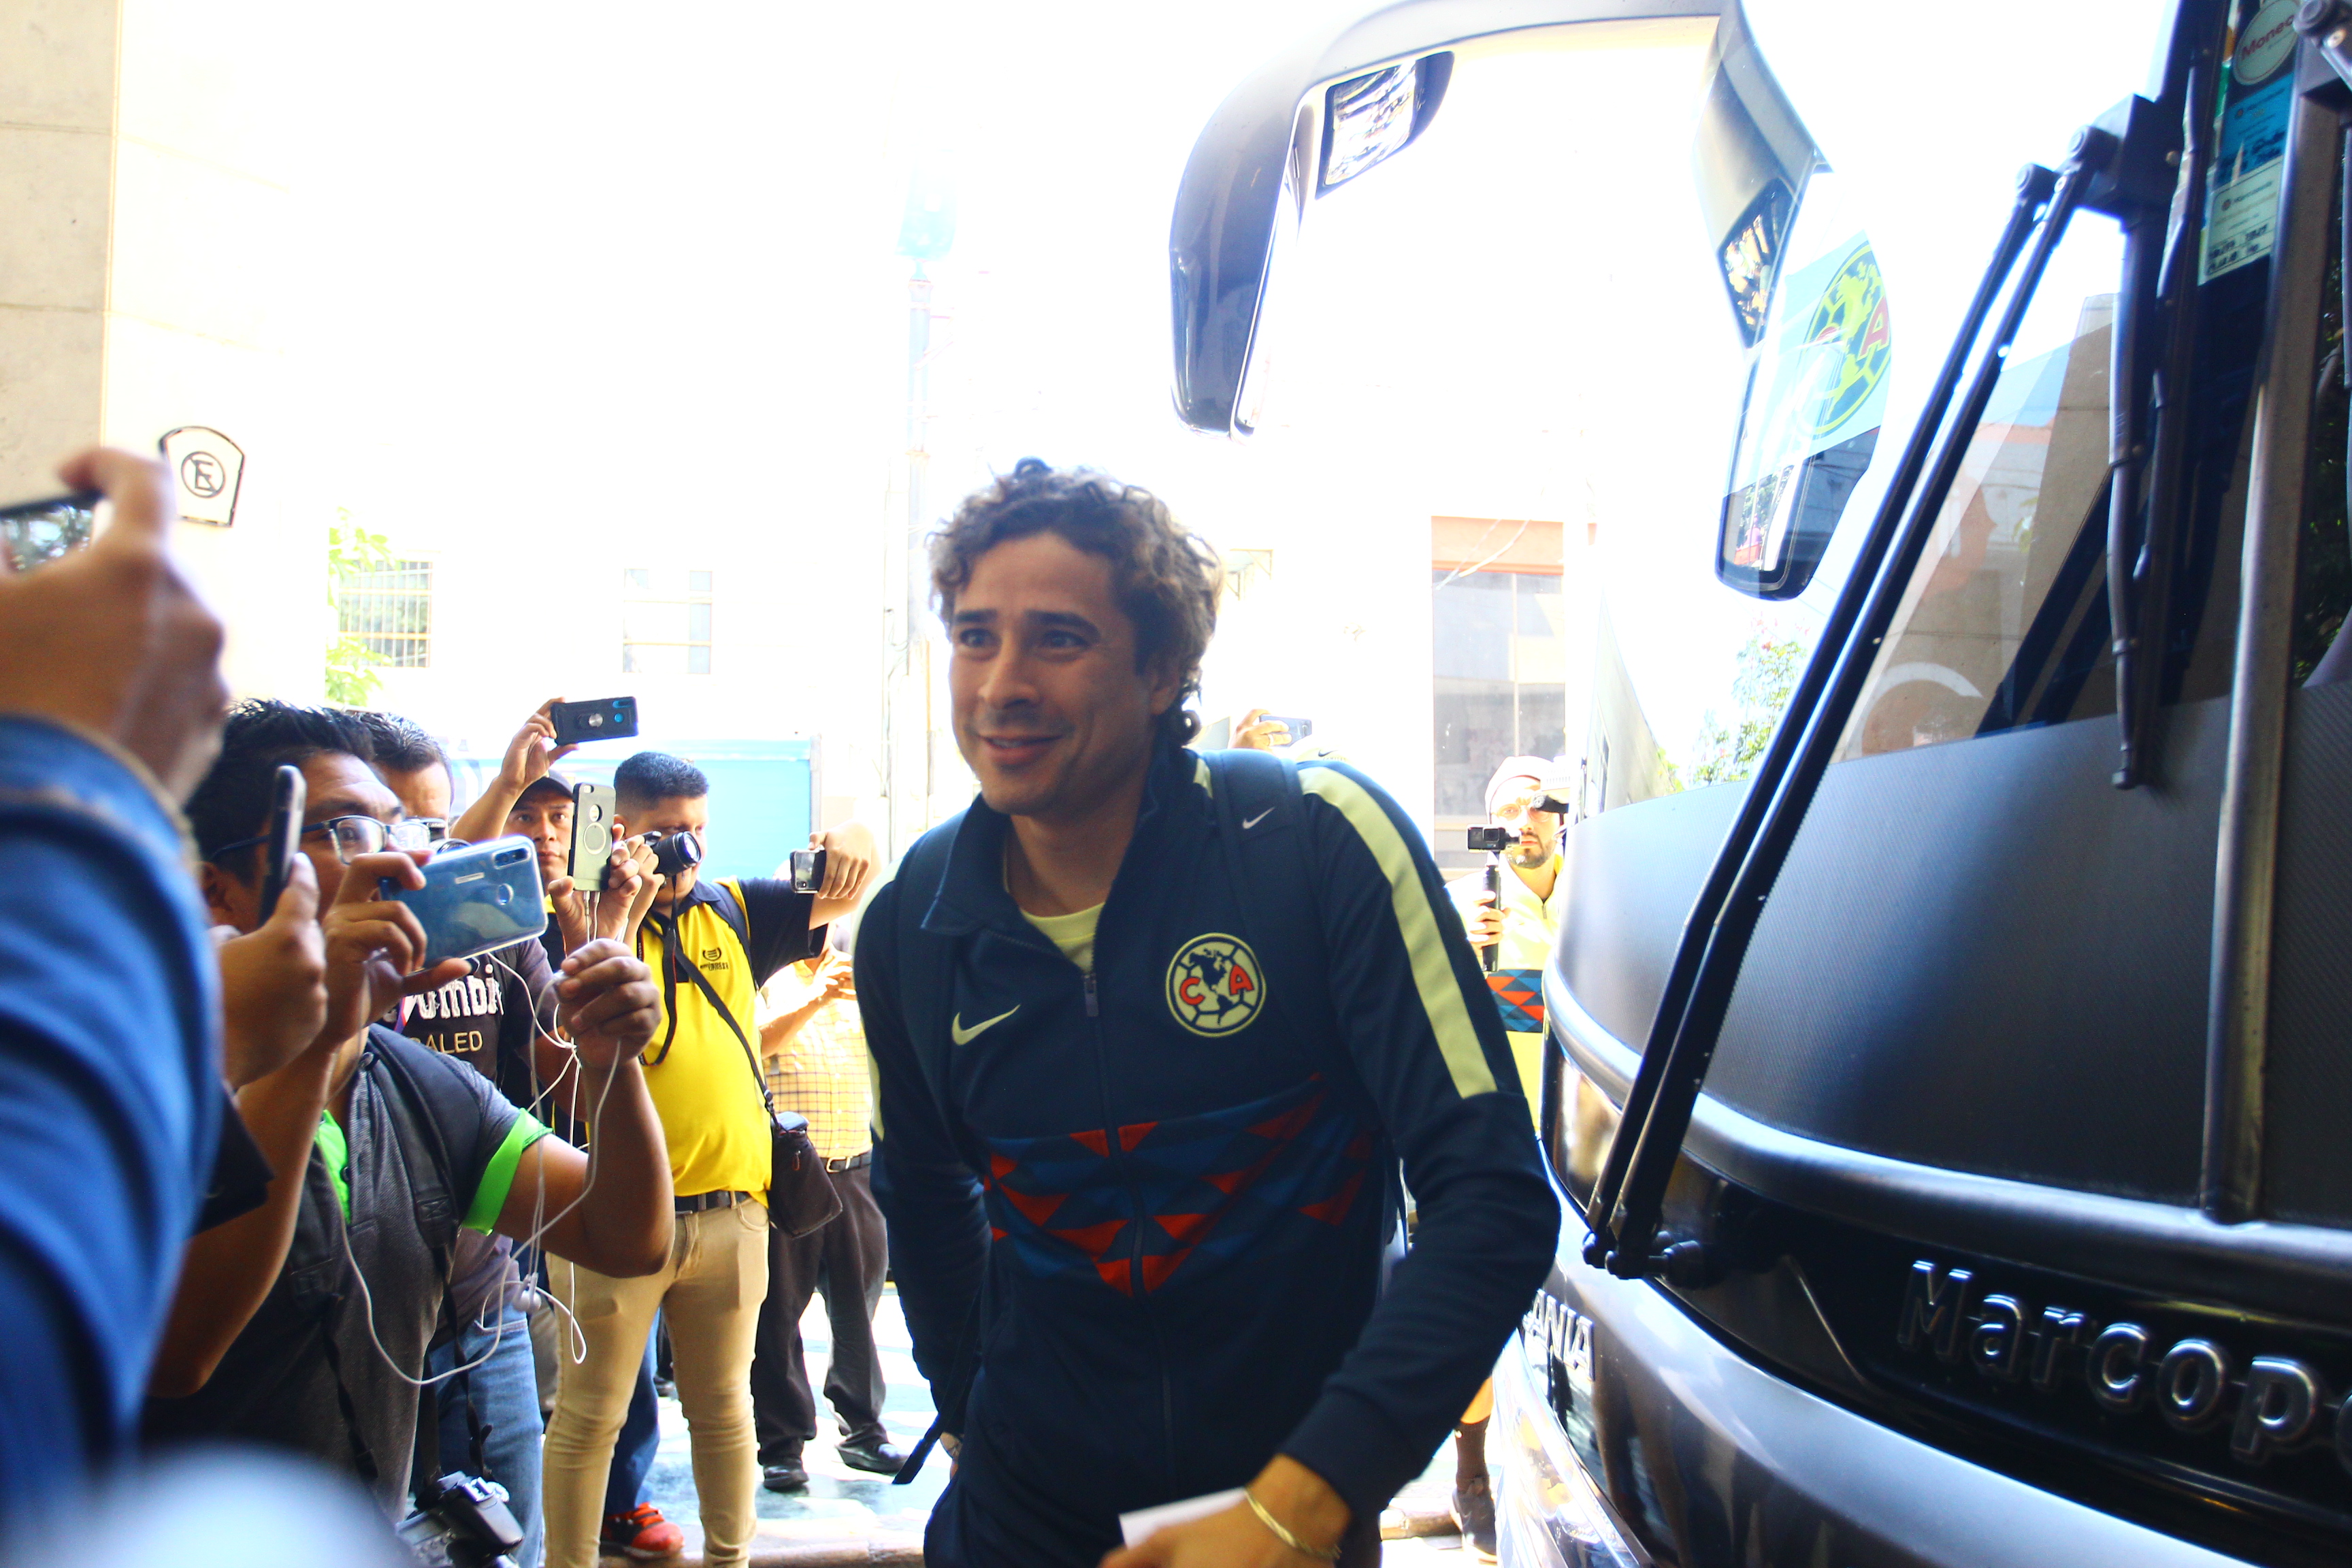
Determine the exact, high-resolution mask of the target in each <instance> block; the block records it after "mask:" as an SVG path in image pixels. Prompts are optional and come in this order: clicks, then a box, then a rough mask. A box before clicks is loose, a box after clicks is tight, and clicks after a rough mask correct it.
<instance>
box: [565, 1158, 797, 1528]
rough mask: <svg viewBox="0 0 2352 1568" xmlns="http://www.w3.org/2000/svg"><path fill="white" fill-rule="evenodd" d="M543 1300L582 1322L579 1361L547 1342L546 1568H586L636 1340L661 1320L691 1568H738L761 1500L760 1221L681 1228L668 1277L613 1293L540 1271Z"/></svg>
mask: <svg viewBox="0 0 2352 1568" xmlns="http://www.w3.org/2000/svg"><path fill="white" fill-rule="evenodd" d="M548 1264H549V1283H550V1285H551V1289H552V1291H553V1294H554V1295H555V1298H556V1299H557V1300H560V1301H562V1303H563V1304H564V1305H565V1306H567V1307H569V1308H570V1309H571V1310H572V1313H573V1315H574V1316H576V1317H577V1318H578V1319H579V1320H580V1332H581V1334H582V1336H583V1338H585V1339H586V1340H587V1342H588V1354H587V1357H586V1359H585V1360H583V1361H581V1362H578V1363H574V1362H573V1361H572V1352H573V1350H574V1349H575V1348H576V1347H575V1346H574V1344H573V1342H572V1337H571V1335H570V1334H569V1333H568V1332H565V1333H563V1334H562V1337H561V1338H560V1339H559V1341H558V1344H559V1346H560V1351H559V1353H558V1355H557V1357H556V1360H557V1363H558V1365H559V1367H560V1373H559V1376H558V1379H557V1383H556V1390H555V1414H554V1415H553V1416H551V1418H550V1419H549V1421H548V1423H547V1446H546V1450H545V1453H544V1457H543V1463H542V1471H543V1480H542V1486H543V1487H544V1489H545V1492H546V1497H547V1563H548V1568H595V1564H596V1539H597V1532H598V1531H599V1529H600V1527H601V1526H602V1524H603V1519H602V1514H603V1510H604V1482H605V1477H606V1472H607V1471H608V1470H609V1469H610V1468H611V1467H612V1462H613V1444H614V1439H615V1438H616V1437H618V1436H619V1435H620V1431H621V1421H622V1418H623V1417H624V1416H625V1415H627V1414H628V1410H629V1395H630V1394H631V1393H632V1392H633V1391H634V1390H635V1387H636V1382H637V1367H638V1365H639V1364H640V1363H642V1362H643V1361H644V1359H645V1353H646V1334H647V1333H648V1332H650V1331H651V1330H652V1328H653V1321H654V1312H655V1310H656V1309H659V1310H661V1312H662V1313H663V1314H664V1316H665V1317H667V1320H668V1321H669V1338H670V1348H671V1352H672V1353H673V1356H674V1358H675V1361H676V1368H677V1400H678V1404H679V1405H681V1406H683V1407H684V1408H685V1411H686V1424H687V1427H688V1431H689V1432H690V1434H691V1435H692V1437H693V1441H694V1489H695V1493H696V1495H697V1496H698V1498H699V1499H700V1500H701V1504H702V1538H703V1547H702V1560H703V1562H704V1563H706V1564H708V1565H709V1568H719V1565H720V1564H729V1563H742V1562H744V1561H745V1559H746V1556H747V1554H748V1552H749V1551H750V1549H751V1531H752V1529H753V1525H754V1508H755V1505H756V1503H757V1501H758V1499H759V1495H760V1459H759V1442H758V1439H757V1438H756V1437H755V1436H753V1433H752V1427H751V1351H752V1344H753V1340H754V1337H755V1335H756V1332H757V1331H758V1328H759V1323H760V1303H761V1300H764V1299H765V1298H766V1296H767V1294H768V1211H767V1210H766V1209H765V1208H763V1207H762V1206H761V1205H759V1204H757V1203H748V1202H747V1203H743V1204H740V1205H737V1206H736V1207H734V1208H726V1209H706V1210H704V1211H703V1212H702V1213H700V1214H693V1215H678V1216H677V1230H676V1232H675V1233H674V1234H673V1236H672V1237H671V1239H670V1254H669V1264H668V1267H667V1268H664V1269H663V1270H662V1271H661V1272H660V1273H658V1274H648V1275H646V1277H645V1278H643V1279H610V1278H607V1277H606V1276H604V1275H602V1274H598V1273H596V1272H595V1271H594V1270H593V1269H587V1268H578V1267H577V1266H575V1265H573V1264H571V1263H568V1262H566V1261H564V1260H563V1259H562V1258H550V1259H548Z"/></svg>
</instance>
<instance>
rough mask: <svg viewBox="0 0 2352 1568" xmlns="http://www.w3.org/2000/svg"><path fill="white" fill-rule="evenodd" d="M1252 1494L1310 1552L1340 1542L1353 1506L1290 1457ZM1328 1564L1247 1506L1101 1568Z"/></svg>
mask: <svg viewBox="0 0 2352 1568" xmlns="http://www.w3.org/2000/svg"><path fill="white" fill-rule="evenodd" d="M1250 1491H1251V1492H1252V1493H1253V1494H1254V1495H1255V1497H1256V1498H1257V1500H1259V1501H1260V1502H1262V1503H1264V1504H1265V1509H1266V1511H1267V1512H1269V1513H1271V1514H1273V1515H1274V1517H1275V1518H1276V1519H1278V1520H1280V1521H1282V1522H1283V1525H1284V1528H1286V1529H1287V1530H1289V1531H1291V1532H1292V1533H1293V1534H1295V1535H1297V1537H1298V1538H1299V1540H1301V1541H1303V1542H1307V1544H1309V1545H1311V1546H1318V1547H1319V1546H1325V1545H1328V1544H1329V1543H1330V1542H1336V1541H1338V1540H1339V1538H1340V1537H1341V1536H1343V1535H1344V1534H1346V1532H1347V1529H1348V1521H1349V1513H1348V1505H1347V1504H1346V1503H1344V1502H1342V1501H1340V1500H1339V1493H1337V1492H1335V1491H1333V1490H1332V1489H1331V1487H1330V1485H1329V1483H1328V1482H1327V1481H1325V1480H1324V1479H1323V1478H1322V1477H1320V1476H1318V1475H1317V1474H1316V1473H1315V1472H1314V1471H1312V1470H1310V1469H1308V1468H1307V1467H1306V1466H1304V1465H1302V1464H1300V1463H1299V1462H1298V1461H1297V1460H1296V1459H1294V1458H1290V1456H1289V1455H1287V1454H1277V1455H1276V1456H1275V1457H1274V1461H1273V1462H1272V1463H1271V1464H1269V1465H1267V1466H1266V1468H1265V1469H1263V1470H1261V1471H1259V1472H1258V1477H1257V1479H1255V1480H1254V1481H1252V1482H1251V1483H1250ZM1325 1561H1326V1560H1325V1559H1323V1558H1319V1557H1313V1556H1310V1555H1308V1554H1307V1553H1306V1552H1293V1551H1292V1550H1291V1549H1290V1548H1289V1547H1287V1546H1285V1545H1284V1544H1283V1543H1282V1542H1281V1540H1280V1539H1279V1538H1278V1537H1277V1536H1276V1534H1275V1533H1274V1531H1270V1530H1268V1529H1267V1528H1266V1527H1265V1521H1262V1520H1260V1519H1259V1518H1258V1516H1257V1514H1256V1513H1255V1511H1254V1510H1252V1509H1251V1508H1250V1505H1249V1504H1248V1503H1246V1502H1237V1503H1235V1504H1234V1506H1233V1507H1231V1508H1228V1509H1220V1510H1218V1511H1216V1512H1215V1513H1213V1514H1209V1515H1207V1516H1205V1517H1203V1518H1201V1519H1192V1520H1186V1521H1184V1522H1183V1523H1182V1524H1171V1525H1169V1526H1168V1527H1167V1528H1165V1529H1163V1530H1155V1531H1152V1532H1151V1534H1150V1536H1148V1537H1147V1538H1146V1539H1145V1540H1144V1541H1143V1542H1142V1543H1141V1544H1139V1545H1136V1546H1129V1547H1126V1548H1123V1549H1122V1550H1120V1551H1118V1552H1110V1553H1108V1554H1107V1555H1106V1556H1105V1557H1104V1558H1103V1560H1102V1563H1101V1568H1304V1565H1305V1564H1308V1563H1313V1564H1317V1565H1318V1568H1319V1565H1320V1564H1321V1563H1324V1562H1325Z"/></svg>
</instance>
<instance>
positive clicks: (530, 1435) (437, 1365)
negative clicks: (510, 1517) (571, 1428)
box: [419, 1307, 546, 1568]
mask: <svg viewBox="0 0 2352 1568" xmlns="http://www.w3.org/2000/svg"><path fill="white" fill-rule="evenodd" d="M493 1340H495V1341H496V1342H497V1346H498V1348H497V1349H496V1350H492V1349H491V1342H492V1341H493ZM485 1356H488V1358H489V1359H488V1360H487V1361H484V1360H483V1359H482V1358H483V1357H485ZM471 1362H480V1363H481V1364H480V1365H479V1366H475V1367H472V1368H471V1369H470V1370H468V1371H466V1372H461V1373H457V1376H455V1377H452V1378H449V1379H447V1380H446V1381H445V1382H442V1383H440V1384H436V1385H435V1389H434V1395H435V1400H436V1404H437V1405H438V1406H439V1409H440V1413H441V1432H440V1442H441V1472H442V1474H444V1475H446V1474H447V1473H448V1472H450V1471H451V1470H467V1469H471V1468H473V1463H474V1459H473V1453H474V1434H473V1426H474V1423H475V1422H477V1421H478V1422H479V1423H480V1424H481V1425H482V1426H485V1427H487V1428H488V1435H487V1436H485V1437H484V1438H483V1441H482V1479H485V1480H491V1481H496V1482H498V1483H499V1485H500V1486H502V1487H504V1488H506V1489H507V1501H508V1506H509V1508H511V1509H513V1510H514V1516H515V1522H516V1523H518V1524H520V1525H521V1526H522V1531H523V1535H522V1550H521V1551H520V1552H517V1553H516V1554H515V1561H516V1563H518V1564H519V1565H520V1568H539V1565H540V1555H541V1549H542V1547H543V1545H544V1542H545V1538H546V1531H545V1527H544V1524H543V1522H542V1521H541V1514H540V1505H539V1498H540V1470H539V1436H540V1424H539V1370H538V1367H537V1365H536V1364H535V1363H534V1361H533V1359H532V1356H531V1350H530V1321H528V1320H527V1319H525V1318H524V1316H523V1314H522V1311H521V1310H520V1309H519V1308H515V1307H509V1308H507V1309H506V1317H505V1321H503V1322H499V1321H492V1322H491V1324H490V1326H489V1327H488V1328H487V1329H484V1328H478V1327H477V1326H476V1325H475V1323H474V1322H473V1321H471V1320H468V1321H466V1322H465V1323H463V1324H461V1325H460V1326H459V1328H458V1330H457V1335H456V1336H455V1337H454V1338H453V1339H451V1340H450V1342H448V1343H447V1344H446V1345H442V1346H440V1347H439V1348H438V1349H436V1350H433V1351H431V1352H427V1353H426V1355H425V1375H427V1376H428V1377H429V1376H436V1375H438V1374H440V1373H446V1372H447V1371H448V1370H449V1369H450V1368H452V1367H457V1366H465V1365H467V1363H471ZM468 1406H470V1407H471V1410H472V1417H471V1419H469V1418H468V1416H467V1409H468ZM419 1479H423V1478H419Z"/></svg>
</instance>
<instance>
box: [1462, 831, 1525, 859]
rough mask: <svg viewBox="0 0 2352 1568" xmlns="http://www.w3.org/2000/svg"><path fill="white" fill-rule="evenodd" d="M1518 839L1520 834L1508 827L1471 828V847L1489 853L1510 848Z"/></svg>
mask: <svg viewBox="0 0 2352 1568" xmlns="http://www.w3.org/2000/svg"><path fill="white" fill-rule="evenodd" d="M1518 841H1519V836H1518V834H1517V832H1516V831H1514V830H1513V829H1511V828H1508V827H1474V828H1472V829H1471V830H1470V847H1471V848H1473V849H1475V850H1479V851H1481V852H1483V853H1485V854H1488V855H1492V854H1495V853H1496V852H1497V851H1500V850H1504V849H1508V848H1509V847H1511V846H1512V845H1514V844H1517V842H1518Z"/></svg>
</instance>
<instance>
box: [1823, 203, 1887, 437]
mask: <svg viewBox="0 0 2352 1568" xmlns="http://www.w3.org/2000/svg"><path fill="white" fill-rule="evenodd" d="M1803 341H1804V342H1805V344H1806V346H1807V347H1808V348H1822V349H1829V350H1832V351H1833V352H1834V356H1835V357H1834V359H1833V361H1832V363H1830V364H1829V365H1828V366H1825V367H1824V369H1823V371H1822V373H1821V374H1820V380H1819V381H1818V382H1817V383H1816V384H1815V386H1814V388H1813V389H1812V390H1813V395H1814V396H1815V397H1816V398H1817V399H1818V401H1817V402H1816V403H1815V404H1814V405H1813V410H1812V413H1813V430H1812V433H1813V435H1814V436H1815V437H1822V436H1829V435H1833V434H1835V433H1836V432H1837V431H1838V430H1839V429H1840V428H1842V427H1843V426H1846V425H1847V424H1849V423H1851V422H1852V421H1853V416H1855V415H1856V414H1858V413H1860V412H1861V411H1862V407H1863V405H1864V404H1866V403H1868V402H1870V401H1871V395H1872V394H1873V393H1874V392H1876V391H1877V390H1878V385H1879V383H1880V382H1882V381H1884V380H1885V377H1886V366H1887V363H1888V362H1889V361H1891V360H1892V359H1893V358H1894V357H1895V340H1894V338H1893V336H1892V335H1891V334H1890V333H1889V332H1888V331H1887V323H1886V282H1885V279H1883V278H1881V277H1880V276H1879V273H1878V258H1876V257H1875V256H1873V255H1872V254H1871V252H1870V246H1869V245H1868V243H1866V242H1865V243H1864V244H1863V245H1861V246H1860V247H1856V249H1855V250H1854V252H1853V255H1851V256H1849V257H1847V258H1845V264H1844V265H1843V266H1842V267H1840V268H1838V269H1837V274H1836V276H1835V277H1833V278H1832V279H1830V281H1829V287H1827V288H1825V289H1822V295H1821V299H1820V300H1818V301H1816V302H1815V303H1814V305H1813V310H1812V314H1811V316H1810V317H1808V318H1807V320H1806V321H1805V328H1804V340H1803Z"/></svg>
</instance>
